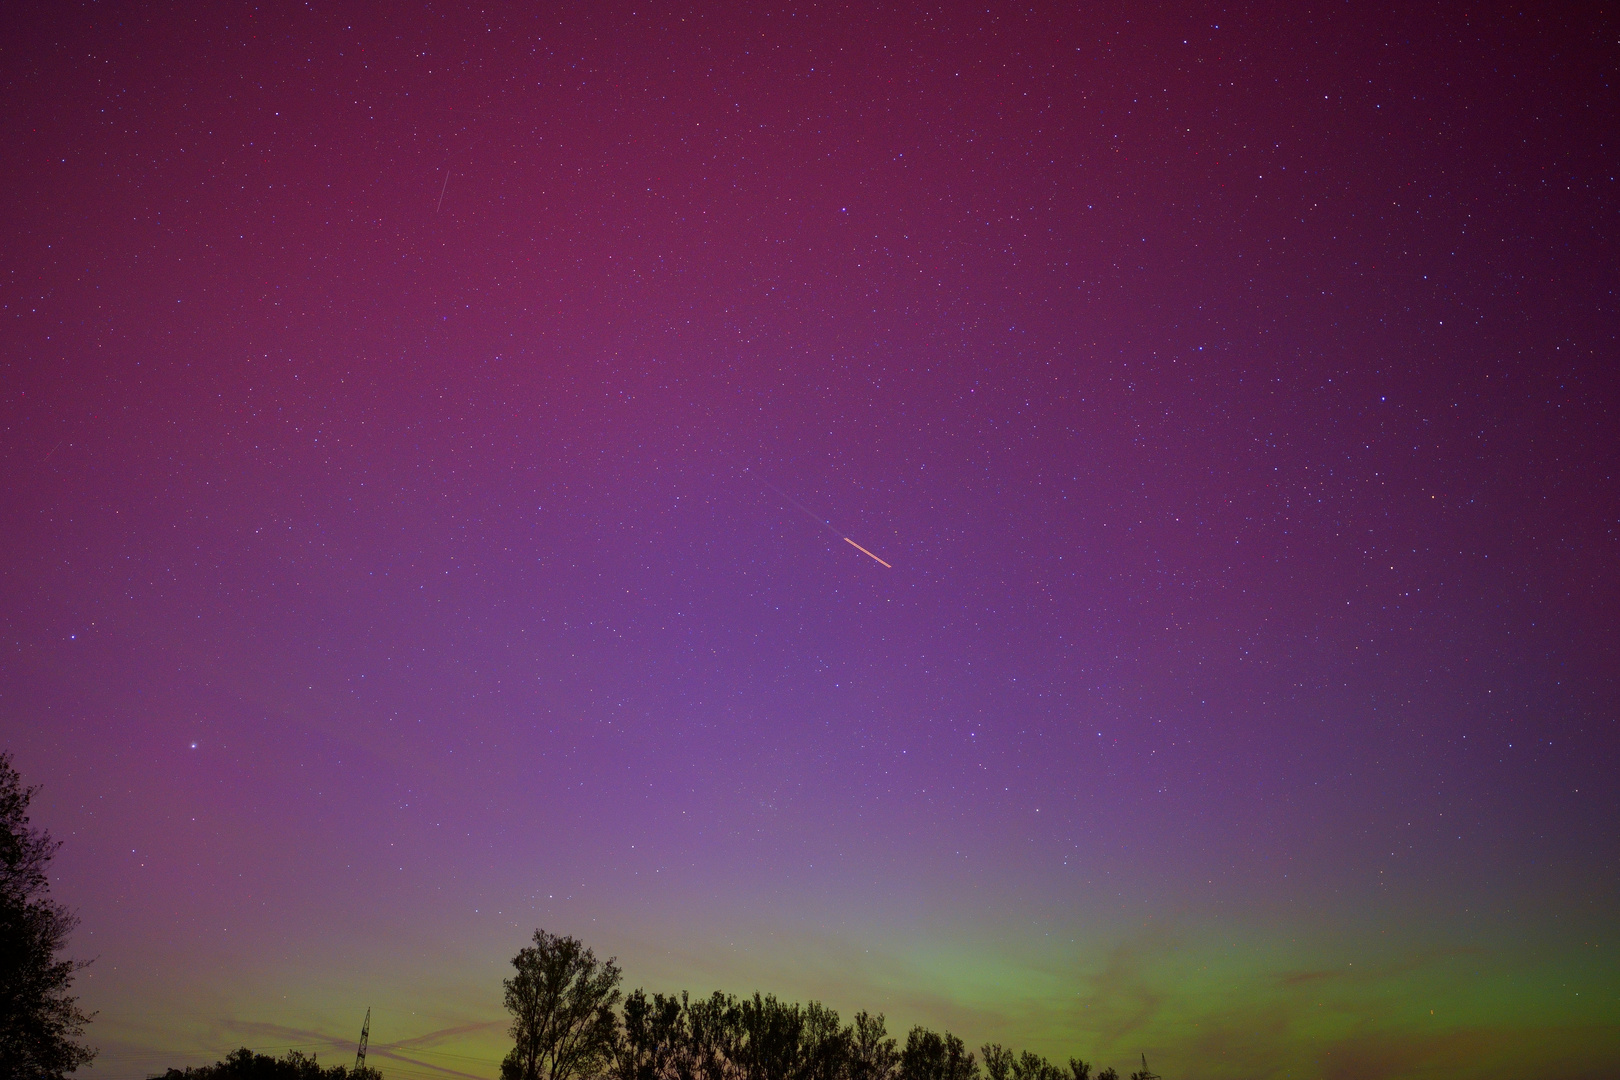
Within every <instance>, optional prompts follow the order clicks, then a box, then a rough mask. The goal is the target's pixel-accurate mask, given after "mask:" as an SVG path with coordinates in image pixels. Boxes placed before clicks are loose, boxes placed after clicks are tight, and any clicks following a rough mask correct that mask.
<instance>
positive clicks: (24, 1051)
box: [0, 754, 96, 1080]
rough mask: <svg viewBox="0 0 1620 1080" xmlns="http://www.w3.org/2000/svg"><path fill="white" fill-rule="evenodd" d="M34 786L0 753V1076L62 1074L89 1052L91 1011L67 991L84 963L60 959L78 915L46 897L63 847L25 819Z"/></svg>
mask: <svg viewBox="0 0 1620 1080" xmlns="http://www.w3.org/2000/svg"><path fill="white" fill-rule="evenodd" d="M38 790H39V789H38V788H30V787H24V786H23V784H22V778H21V777H20V776H18V775H17V770H16V769H14V768H13V767H12V765H11V755H10V754H0V1076H6V1077H11V1076H17V1077H30V1078H38V1080H61V1078H62V1077H64V1076H66V1075H67V1074H68V1073H71V1072H73V1071H74V1070H76V1069H77V1068H78V1067H79V1066H80V1065H85V1064H88V1063H89V1062H90V1060H91V1059H92V1058H94V1057H95V1056H96V1052H95V1051H94V1050H92V1049H91V1048H90V1047H88V1046H85V1045H84V1044H83V1043H82V1042H80V1041H79V1040H80V1037H81V1036H82V1035H83V1034H84V1026H85V1025H86V1024H88V1023H89V1022H90V1019H91V1017H90V1015H89V1014H87V1013H85V1012H84V1011H83V1010H81V1009H80V1008H79V1003H78V999H77V998H75V997H74V996H73V995H72V994H70V993H69V992H68V991H69V990H70V989H71V988H72V986H73V976H74V973H76V972H77V971H78V970H79V969H80V968H82V967H83V966H84V965H83V964H78V963H75V962H74V961H72V960H66V959H63V958H61V956H60V953H61V952H62V950H63V949H64V948H65V947H66V946H67V939H68V935H69V934H71V933H72V932H73V928H74V927H75V926H77V925H78V921H79V920H78V917H77V916H75V915H74V914H73V912H71V911H69V910H68V909H67V908H66V907H63V906H62V905H61V904H59V903H57V902H56V901H54V900H52V899H51V896H50V883H49V880H48V879H47V877H46V873H45V871H46V867H48V866H49V865H50V861H51V858H52V857H53V856H54V855H55V854H56V851H57V849H58V848H60V847H61V846H62V845H61V843H60V842H59V841H56V840H52V839H51V837H50V834H49V833H47V832H45V831H44V830H43V829H35V828H33V827H31V826H30V825H29V822H28V804H29V802H30V801H31V800H32V799H33V797H34V793H35V792H36V791H38Z"/></svg>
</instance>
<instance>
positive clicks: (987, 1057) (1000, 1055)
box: [979, 1043, 1013, 1080]
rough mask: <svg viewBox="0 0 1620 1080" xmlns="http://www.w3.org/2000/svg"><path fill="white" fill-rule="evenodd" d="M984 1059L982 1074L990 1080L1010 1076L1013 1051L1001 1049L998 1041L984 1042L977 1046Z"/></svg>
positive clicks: (1003, 1079) (1005, 1079) (1003, 1078)
mask: <svg viewBox="0 0 1620 1080" xmlns="http://www.w3.org/2000/svg"><path fill="white" fill-rule="evenodd" d="M979 1056H980V1057H981V1058H983V1059H984V1075H985V1076H987V1077H989V1078H990V1080H1008V1078H1009V1077H1011V1076H1012V1063H1013V1052H1012V1051H1011V1050H1003V1049H1002V1047H1001V1044H1000V1043H985V1044H984V1045H983V1046H981V1047H979Z"/></svg>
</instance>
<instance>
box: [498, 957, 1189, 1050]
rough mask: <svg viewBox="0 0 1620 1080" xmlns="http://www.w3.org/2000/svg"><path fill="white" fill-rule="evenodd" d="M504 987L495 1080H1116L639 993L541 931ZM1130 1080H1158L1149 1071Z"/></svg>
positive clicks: (801, 1015) (940, 1036)
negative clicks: (505, 1023)
mask: <svg viewBox="0 0 1620 1080" xmlns="http://www.w3.org/2000/svg"><path fill="white" fill-rule="evenodd" d="M512 966H513V967H514V968H515V969H516V974H515V975H514V976H513V977H512V978H510V979H507V980H506V981H505V983H504V984H503V985H504V989H505V1005H506V1009H507V1011H508V1012H510V1013H511V1014H512V1026H511V1029H510V1034H511V1036H512V1040H513V1046H512V1050H511V1052H510V1053H509V1054H507V1056H506V1060H505V1061H503V1062H502V1063H501V1080H1119V1074H1118V1073H1117V1072H1115V1071H1114V1070H1113V1069H1112V1068H1105V1069H1102V1070H1101V1071H1099V1072H1097V1073H1093V1072H1092V1066H1091V1064H1090V1063H1089V1062H1085V1061H1082V1060H1080V1059H1079V1058H1070V1059H1069V1060H1068V1063H1067V1065H1066V1066H1063V1065H1055V1064H1053V1063H1052V1062H1050V1061H1048V1060H1047V1059H1046V1058H1044V1057H1041V1056H1040V1055H1038V1054H1033V1053H1030V1052H1028V1051H1025V1052H1023V1053H1019V1054H1015V1053H1014V1052H1013V1051H1011V1050H1008V1049H1005V1048H1003V1047H1002V1046H1000V1045H999V1044H996V1043H990V1044H987V1045H985V1046H981V1047H980V1048H979V1053H978V1056H975V1055H974V1053H973V1052H972V1051H970V1050H969V1049H968V1048H967V1047H966V1046H965V1045H964V1044H963V1042H962V1040H961V1039H959V1038H957V1037H956V1036H955V1035H952V1034H951V1033H950V1032H948V1031H947V1032H944V1033H940V1032H935V1031H930V1030H928V1029H927V1028H923V1027H914V1028H912V1029H911V1031H910V1032H909V1033H908V1034H907V1035H906V1041H905V1045H904V1046H901V1045H900V1044H899V1042H898V1040H896V1039H895V1038H892V1037H891V1036H890V1035H889V1034H888V1031H887V1030H886V1028H885V1025H884V1018H883V1016H882V1015H881V1014H879V1015H877V1016H873V1015H871V1014H870V1013H866V1012H860V1013H857V1014H856V1016H855V1018H854V1021H853V1022H852V1023H849V1024H844V1023H842V1022H841V1021H840V1019H839V1016H838V1014H837V1013H836V1012H834V1011H833V1010H832V1009H829V1008H827V1007H826V1006H824V1005H822V1004H820V1003H819V1002H814V1001H812V1002H811V1003H810V1004H808V1005H802V1006H801V1005H798V1004H789V1003H787V1002H782V1001H778V1000H777V999H776V998H775V997H774V996H771V995H768V994H767V995H760V994H757V993H756V994H755V995H754V996H753V997H751V998H737V997H733V996H731V995H729V994H722V993H719V992H716V993H714V994H712V995H710V996H709V997H707V998H698V999H696V1000H694V999H692V998H691V997H689V996H688V995H687V994H685V993H682V994H680V995H679V996H676V995H673V994H667V995H666V994H653V995H651V996H649V995H648V994H647V993H646V992H645V991H643V990H636V991H634V992H632V993H631V994H630V995H629V996H628V997H624V996H623V995H622V992H621V990H620V982H621V980H622V974H621V972H620V970H619V967H618V965H617V963H616V962H615V961H613V960H607V961H599V960H597V958H596V956H595V954H594V953H593V952H592V951H591V950H590V949H588V948H586V947H585V946H584V945H583V944H581V943H580V942H579V941H578V940H577V939H575V938H571V937H562V936H558V935H553V934H548V933H546V932H545V931H544V930H536V931H535V933H534V943H533V944H532V945H530V946H528V947H526V948H524V949H523V950H521V951H520V952H519V953H518V954H517V956H515V957H513V958H512ZM1131 1080H1158V1078H1157V1077H1155V1076H1154V1075H1153V1074H1152V1073H1149V1072H1148V1071H1147V1066H1146V1063H1145V1062H1144V1063H1143V1067H1142V1069H1141V1071H1139V1072H1133V1073H1132V1074H1131Z"/></svg>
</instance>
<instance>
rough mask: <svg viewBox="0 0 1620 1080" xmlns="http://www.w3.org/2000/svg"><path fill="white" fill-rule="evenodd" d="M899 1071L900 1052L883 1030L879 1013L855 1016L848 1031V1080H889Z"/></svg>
mask: <svg viewBox="0 0 1620 1080" xmlns="http://www.w3.org/2000/svg"><path fill="white" fill-rule="evenodd" d="M899 1068H900V1052H899V1051H898V1050H897V1049H896V1048H895V1042H894V1040H893V1039H891V1038H889V1033H888V1031H887V1030H886V1029H885V1027H884V1023H883V1014H882V1013H878V1014H877V1015H876V1016H873V1015H871V1014H870V1013H867V1012H864V1011H862V1012H858V1013H856V1014H855V1025H854V1027H853V1028H851V1029H850V1043H849V1080H892V1078H893V1077H894V1074H895V1072H896V1070H898V1069H899Z"/></svg>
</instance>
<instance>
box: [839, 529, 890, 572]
mask: <svg viewBox="0 0 1620 1080" xmlns="http://www.w3.org/2000/svg"><path fill="white" fill-rule="evenodd" d="M844 543H846V544H848V545H849V546H850V547H852V548H854V549H855V550H856V551H858V552H860V553H861V554H862V555H872V553H871V552H870V551H867V550H866V549H865V548H863V547H861V545H859V544H857V543H856V542H855V541H853V540H851V539H850V538H849V537H847V536H846V537H844ZM872 558H874V559H877V561H878V562H880V563H883V565H884V566H889V564H888V563H886V562H883V560H882V559H878V557H877V556H876V555H872ZM889 569H890V570H893V569H894V567H892V566H889Z"/></svg>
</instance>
